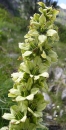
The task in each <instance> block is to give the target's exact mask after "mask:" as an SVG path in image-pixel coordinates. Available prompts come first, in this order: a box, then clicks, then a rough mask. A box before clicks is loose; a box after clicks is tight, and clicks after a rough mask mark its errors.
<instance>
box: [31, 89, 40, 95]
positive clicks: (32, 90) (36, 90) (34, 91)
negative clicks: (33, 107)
mask: <svg viewBox="0 0 66 130" xmlns="http://www.w3.org/2000/svg"><path fill="white" fill-rule="evenodd" d="M37 92H39V88H32V89H31V93H32V94H36V93H37Z"/></svg>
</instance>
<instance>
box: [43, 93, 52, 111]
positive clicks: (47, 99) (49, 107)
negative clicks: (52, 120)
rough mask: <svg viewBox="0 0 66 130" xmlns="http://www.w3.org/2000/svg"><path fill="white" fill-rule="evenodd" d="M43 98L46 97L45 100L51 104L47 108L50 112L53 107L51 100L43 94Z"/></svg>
mask: <svg viewBox="0 0 66 130" xmlns="http://www.w3.org/2000/svg"><path fill="white" fill-rule="evenodd" d="M43 96H44V99H45V100H46V101H48V102H49V103H48V105H47V107H46V108H47V110H50V109H51V107H52V103H51V98H50V96H49V95H48V94H47V93H43Z"/></svg>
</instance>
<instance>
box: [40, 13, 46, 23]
mask: <svg viewBox="0 0 66 130" xmlns="http://www.w3.org/2000/svg"><path fill="white" fill-rule="evenodd" d="M39 23H40V24H41V25H44V24H45V23H46V18H45V16H44V15H43V14H42V15H41V16H40V17H39Z"/></svg>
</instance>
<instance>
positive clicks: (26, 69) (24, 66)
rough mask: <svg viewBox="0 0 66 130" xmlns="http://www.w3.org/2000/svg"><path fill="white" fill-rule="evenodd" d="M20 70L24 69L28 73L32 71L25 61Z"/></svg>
mask: <svg viewBox="0 0 66 130" xmlns="http://www.w3.org/2000/svg"><path fill="white" fill-rule="evenodd" d="M20 70H23V71H24V72H26V73H30V71H29V68H28V67H27V66H26V63H25V62H22V63H21V64H20Z"/></svg>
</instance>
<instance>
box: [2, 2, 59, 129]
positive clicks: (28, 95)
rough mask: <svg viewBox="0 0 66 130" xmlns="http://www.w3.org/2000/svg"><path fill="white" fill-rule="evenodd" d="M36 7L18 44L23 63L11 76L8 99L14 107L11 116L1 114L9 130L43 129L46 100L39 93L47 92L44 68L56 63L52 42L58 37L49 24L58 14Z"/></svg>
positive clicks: (42, 4)
mask: <svg viewBox="0 0 66 130" xmlns="http://www.w3.org/2000/svg"><path fill="white" fill-rule="evenodd" d="M38 4H39V5H40V8H39V14H38V13H35V14H34V16H33V17H31V20H30V26H29V31H28V33H27V34H26V35H25V36H24V38H25V40H24V43H19V48H20V49H21V53H22V59H23V62H22V63H21V64H20V67H19V70H18V72H16V73H13V74H12V75H11V77H12V79H13V81H14V85H13V88H12V89H10V90H9V94H8V97H11V98H12V99H13V101H14V102H15V105H13V106H12V107H11V108H10V112H11V113H5V114H4V115H3V118H4V119H7V120H10V123H9V130H36V128H39V127H43V126H42V125H41V122H42V116H43V114H42V111H43V110H44V109H45V108H46V105H47V101H45V99H44V96H43V94H42V93H43V92H44V91H47V89H48V87H47V83H46V79H47V78H48V77H49V74H48V68H49V67H50V65H51V64H52V63H53V62H56V61H57V54H56V53H55V52H54V51H53V43H54V41H57V40H58V34H57V31H56V30H55V26H54V24H53V23H54V20H55V18H56V15H57V14H58V11H57V10H55V9H53V8H52V7H46V6H45V4H44V3H42V2H39V3H38Z"/></svg>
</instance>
